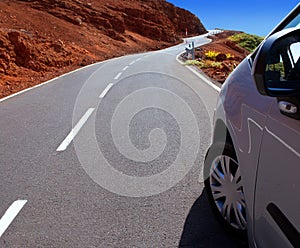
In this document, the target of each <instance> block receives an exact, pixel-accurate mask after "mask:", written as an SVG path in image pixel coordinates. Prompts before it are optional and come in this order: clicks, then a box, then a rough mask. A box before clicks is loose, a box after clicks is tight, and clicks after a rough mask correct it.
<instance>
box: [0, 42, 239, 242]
mask: <svg viewBox="0 0 300 248" xmlns="http://www.w3.org/2000/svg"><path fill="white" fill-rule="evenodd" d="M194 41H195V42H196V45H201V44H204V43H206V42H208V40H207V38H205V37H203V36H201V37H197V38H194ZM184 46H185V44H182V45H178V46H175V47H171V48H168V49H165V50H161V51H157V52H149V53H142V54H135V55H129V56H124V57H120V58H117V59H113V60H109V61H105V62H102V63H98V64H94V65H92V66H88V67H86V68H83V69H80V70H77V71H75V72H72V73H69V74H66V75H64V76H62V77H59V78H57V79H55V80H53V81H51V82H50V83H47V84H44V85H43V86H41V87H37V88H35V89H32V90H29V91H26V92H25V93H22V94H18V95H16V96H14V97H11V98H8V99H6V100H5V101H2V102H0V117H1V118H0V126H1V132H0V140H1V142H0V147H1V149H0V163H1V164H0V179H1V180H0V188H1V192H0V199H1V201H0V216H2V218H1V220H0V229H1V228H2V230H3V234H2V236H0V246H1V247H178V246H180V247H238V246H239V245H240V244H238V243H237V242H236V241H235V240H233V239H232V238H231V237H229V236H228V235H227V234H225V233H224V232H223V231H222V229H221V228H220V227H219V225H218V223H216V222H215V220H214V219H213V217H212V214H211V212H210V209H209V207H208V205H207V200H206V196H205V193H203V187H204V185H203V182H202V181H203V179H202V178H201V173H200V171H201V166H202V163H203V157H204V154H205V151H206V149H207V147H208V145H209V143H210V136H211V121H210V119H211V117H212V113H213V109H214V106H215V103H216V98H217V95H218V92H217V91H216V90H215V89H214V88H212V87H211V86H209V85H207V84H206V83H205V82H203V81H202V80H201V79H200V78H199V77H197V76H196V75H195V74H193V73H191V72H190V71H189V70H188V69H187V68H185V66H183V65H182V64H180V63H178V61H177V60H176V56H177V55H178V54H179V53H181V52H182V51H183V50H184ZM199 175H200V177H199ZM199 178H200V182H199ZM3 227H5V228H3Z"/></svg>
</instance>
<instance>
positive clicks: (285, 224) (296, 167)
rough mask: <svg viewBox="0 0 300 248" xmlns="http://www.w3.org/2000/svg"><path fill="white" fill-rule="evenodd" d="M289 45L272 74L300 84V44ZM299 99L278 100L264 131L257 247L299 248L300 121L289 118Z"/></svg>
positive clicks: (259, 187) (258, 197)
mask: <svg viewBox="0 0 300 248" xmlns="http://www.w3.org/2000/svg"><path fill="white" fill-rule="evenodd" d="M287 44H288V46H286V47H285V48H284V51H283V52H282V51H281V52H280V53H279V54H277V55H276V56H278V59H274V57H276V56H274V57H273V59H274V61H275V60H276V62H274V63H276V65H273V69H272V70H273V71H271V72H272V73H270V72H269V74H272V75H273V76H272V77H274V75H278V77H281V79H282V81H283V82H284V81H286V80H287V78H292V77H294V78H293V82H294V83H295V84H300V67H299V68H297V66H298V64H300V40H299V41H296V40H295V41H293V42H290V41H289V42H287ZM274 68H275V69H274ZM274 70H277V71H276V73H274ZM297 73H299V75H297ZM299 99H300V95H299V96H292V97H286V98H277V101H274V104H273V105H272V107H271V109H270V112H269V115H268V118H267V121H266V125H265V127H264V131H263V138H262V143H261V150H260V158H259V164H258V171H257V183H256V189H255V208H254V209H255V224H254V233H255V242H256V244H257V246H258V247H300V233H299V232H300V120H299V119H295V118H292V117H291V116H290V114H289V112H293V111H295V110H297V111H300V110H299V104H298V105H294V104H293V103H291V102H290V100H294V101H295V100H296V101H298V102H299V101H300V100H299ZM297 108H298V109H297Z"/></svg>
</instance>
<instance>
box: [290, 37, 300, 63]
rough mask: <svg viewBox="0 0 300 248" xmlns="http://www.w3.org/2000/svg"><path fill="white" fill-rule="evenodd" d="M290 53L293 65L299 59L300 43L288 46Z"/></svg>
mask: <svg viewBox="0 0 300 248" xmlns="http://www.w3.org/2000/svg"><path fill="white" fill-rule="evenodd" d="M290 53H291V57H292V61H293V63H294V65H295V64H296V63H297V61H298V60H299V57H300V42H297V43H293V44H292V45H291V46H290Z"/></svg>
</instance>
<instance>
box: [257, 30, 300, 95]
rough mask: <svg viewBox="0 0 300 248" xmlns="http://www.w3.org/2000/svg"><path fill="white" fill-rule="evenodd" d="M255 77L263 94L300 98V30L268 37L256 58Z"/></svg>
mask: <svg viewBox="0 0 300 248" xmlns="http://www.w3.org/2000/svg"><path fill="white" fill-rule="evenodd" d="M252 76H253V78H254V81H255V83H256V86H257V89H258V91H259V93H260V94H262V95H268V96H274V97H289V96H299V97H300V29H299V28H291V29H285V30H282V31H280V32H278V33H276V34H273V35H272V36H270V37H269V38H267V39H266V40H265V41H264V43H263V44H262V45H261V47H260V49H259V51H258V53H257V55H256V57H255V60H254V63H253V67H252Z"/></svg>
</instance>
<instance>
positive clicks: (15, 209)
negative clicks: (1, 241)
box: [0, 200, 27, 238]
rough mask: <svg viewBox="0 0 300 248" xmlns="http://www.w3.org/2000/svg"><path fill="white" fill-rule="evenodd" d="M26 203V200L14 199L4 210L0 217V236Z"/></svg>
mask: <svg viewBox="0 0 300 248" xmlns="http://www.w3.org/2000/svg"><path fill="white" fill-rule="evenodd" d="M26 203H27V200H16V201H14V202H13V204H11V205H10V207H9V208H8V209H7V210H6V212H5V213H4V215H3V216H2V218H1V219H0V238H1V236H2V235H3V233H4V232H5V231H6V229H7V228H8V227H9V225H10V224H11V223H12V222H13V220H14V219H15V218H16V216H17V215H18V213H19V212H20V211H21V209H22V208H23V207H24V205H25V204H26Z"/></svg>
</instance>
